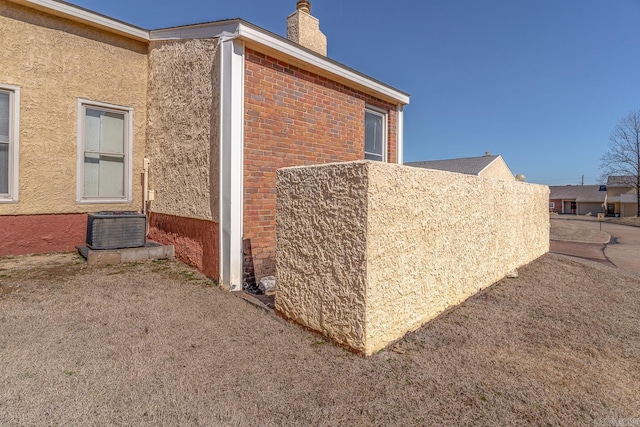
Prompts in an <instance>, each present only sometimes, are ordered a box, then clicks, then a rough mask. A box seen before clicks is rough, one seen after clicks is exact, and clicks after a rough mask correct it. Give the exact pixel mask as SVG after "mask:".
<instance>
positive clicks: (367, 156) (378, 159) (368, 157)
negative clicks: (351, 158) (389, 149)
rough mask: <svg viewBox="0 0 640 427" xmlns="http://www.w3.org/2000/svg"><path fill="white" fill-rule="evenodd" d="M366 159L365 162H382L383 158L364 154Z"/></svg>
mask: <svg viewBox="0 0 640 427" xmlns="http://www.w3.org/2000/svg"><path fill="white" fill-rule="evenodd" d="M364 159H365V160H377V161H379V162H381V161H382V156H380V155H378V154H371V153H364Z"/></svg>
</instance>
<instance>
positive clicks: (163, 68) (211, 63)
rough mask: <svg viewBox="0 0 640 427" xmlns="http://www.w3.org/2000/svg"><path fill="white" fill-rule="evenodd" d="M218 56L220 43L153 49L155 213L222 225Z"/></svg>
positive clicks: (174, 42) (151, 105)
mask: <svg viewBox="0 0 640 427" xmlns="http://www.w3.org/2000/svg"><path fill="white" fill-rule="evenodd" d="M217 52H218V46H217V39H195V40H172V41H162V42H152V43H151V46H150V50H149V63H150V77H149V128H148V148H147V153H148V156H149V158H150V160H151V165H150V186H151V189H153V190H155V192H156V198H155V201H153V202H152V203H151V210H152V211H153V212H156V213H162V214H166V215H174V216H180V217H185V218H197V219H203V220H213V221H217V220H218V217H219V205H218V200H219V195H218V191H219V190H218V182H219V172H218V171H219V167H218V163H219V153H218V146H219V136H218V128H219V114H220V109H219V100H220V78H219V72H220V71H219V68H220V66H219V55H218V54H217Z"/></svg>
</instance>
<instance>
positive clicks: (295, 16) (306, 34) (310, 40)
mask: <svg viewBox="0 0 640 427" xmlns="http://www.w3.org/2000/svg"><path fill="white" fill-rule="evenodd" d="M296 9H297V10H296V11H295V12H293V13H292V14H291V15H289V16H288V17H287V38H288V39H289V40H291V41H292V42H294V43H298V44H299V45H301V46H303V47H306V48H307V49H310V50H312V51H314V52H316V53H319V54H320V55H325V56H326V55H327V37H326V36H325V35H324V34H322V32H321V31H320V21H318V18H314V17H313V16H311V2H310V1H308V0H298V3H296Z"/></svg>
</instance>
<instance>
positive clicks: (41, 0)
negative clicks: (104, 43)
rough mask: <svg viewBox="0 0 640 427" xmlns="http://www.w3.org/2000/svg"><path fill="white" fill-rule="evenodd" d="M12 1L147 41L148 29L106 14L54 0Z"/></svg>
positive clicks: (11, 0) (12, 0)
mask: <svg viewBox="0 0 640 427" xmlns="http://www.w3.org/2000/svg"><path fill="white" fill-rule="evenodd" d="M9 1H10V2H12V3H16V4H20V5H23V6H27V7H30V8H32V9H36V10H40V11H42V12H46V13H49V14H51V15H55V16H59V17H61V18H66V19H69V20H71V21H75V22H80V23H82V24H85V25H89V26H91V27H96V28H100V29H102V30H105V31H108V32H111V33H116V34H120V35H123V36H126V37H129V38H132V39H135V40H138V41H149V31H147V30H144V29H142V28H138V27H135V26H133V25H129V24H127V23H125V22H122V21H118V20H116V19H112V18H109V17H108V16H104V15H101V14H99V13H96V12H93V11H90V10H87V9H83V8H81V7H79V6H76V5H73V4H70V3H65V2H61V1H56V0H9Z"/></svg>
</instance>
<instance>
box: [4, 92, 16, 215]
mask: <svg viewBox="0 0 640 427" xmlns="http://www.w3.org/2000/svg"><path fill="white" fill-rule="evenodd" d="M19 116H20V88H18V87H15V86H6V85H0V203H3V202H4V203H7V202H17V201H18V138H19V134H20V132H19V126H20V118H19Z"/></svg>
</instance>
